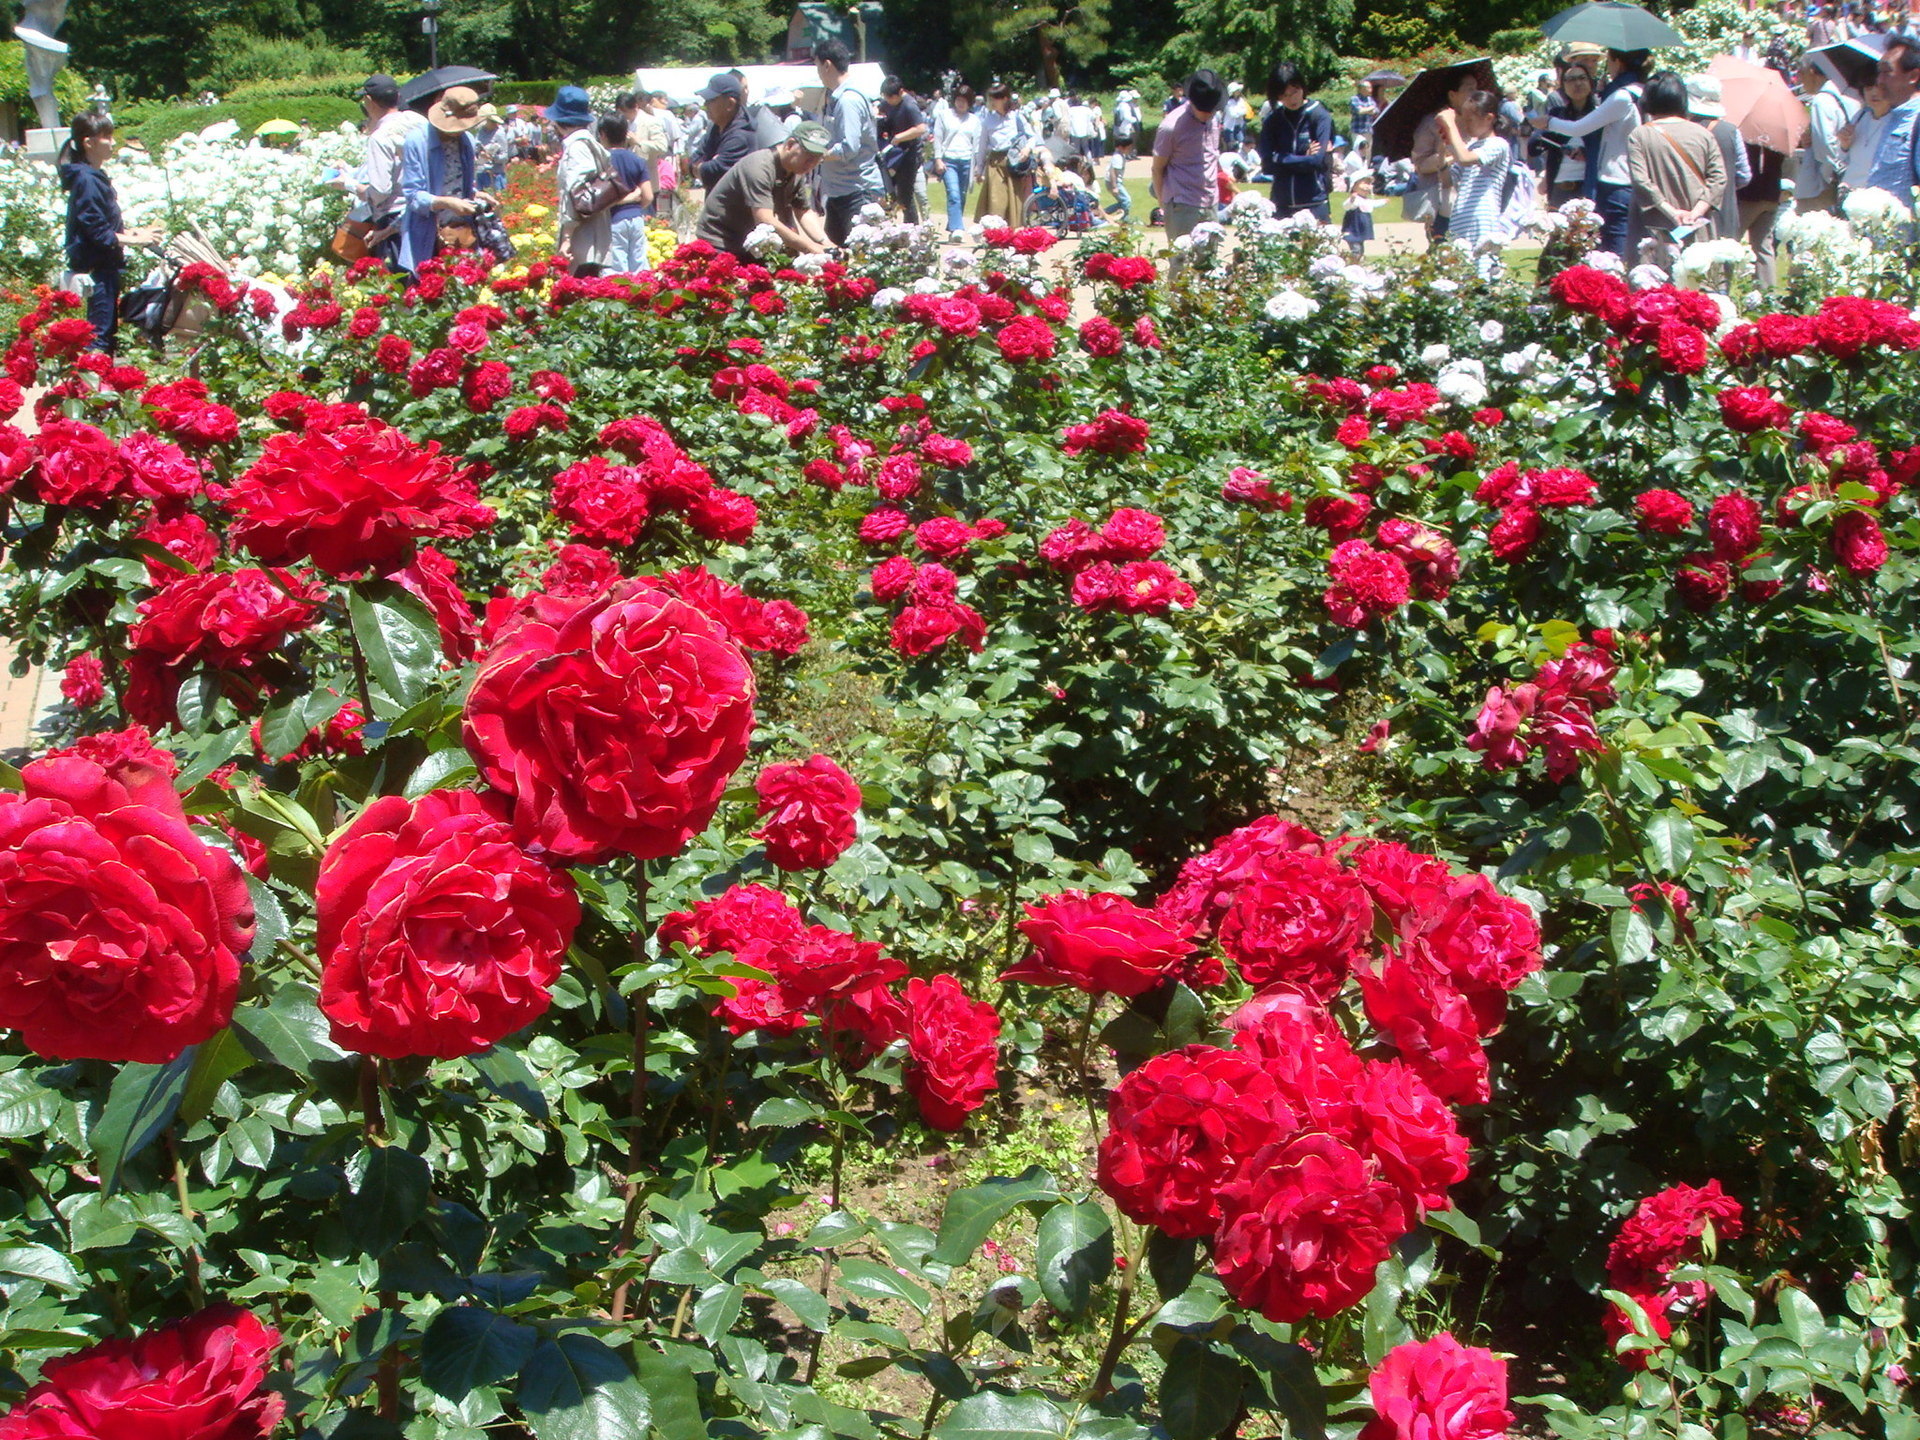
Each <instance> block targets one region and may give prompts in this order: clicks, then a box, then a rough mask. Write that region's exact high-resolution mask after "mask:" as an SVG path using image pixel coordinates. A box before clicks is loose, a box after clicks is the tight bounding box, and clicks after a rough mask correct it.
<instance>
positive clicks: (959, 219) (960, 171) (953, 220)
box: [940, 156, 973, 235]
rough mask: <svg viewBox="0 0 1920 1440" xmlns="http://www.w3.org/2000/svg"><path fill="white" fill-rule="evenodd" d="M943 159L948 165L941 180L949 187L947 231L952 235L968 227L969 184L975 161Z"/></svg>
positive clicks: (971, 180) (943, 157) (971, 181)
mask: <svg viewBox="0 0 1920 1440" xmlns="http://www.w3.org/2000/svg"><path fill="white" fill-rule="evenodd" d="M941 159H942V160H943V161H944V162H945V164H946V167H947V168H946V173H944V174H943V175H941V177H940V181H941V183H942V184H943V185H945V186H946V187H947V233H948V234H949V235H952V234H955V233H956V232H958V231H961V230H964V229H966V228H967V186H969V185H971V184H972V183H973V161H971V160H947V159H946V157H945V156H942V157H941Z"/></svg>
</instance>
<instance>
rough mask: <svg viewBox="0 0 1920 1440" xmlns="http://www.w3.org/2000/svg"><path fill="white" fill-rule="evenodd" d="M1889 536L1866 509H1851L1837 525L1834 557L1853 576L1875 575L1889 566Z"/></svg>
mask: <svg viewBox="0 0 1920 1440" xmlns="http://www.w3.org/2000/svg"><path fill="white" fill-rule="evenodd" d="M1887 553H1888V552H1887V537H1886V535H1885V534H1883V533H1882V532H1881V529H1880V522H1879V521H1878V520H1876V519H1874V518H1873V516H1872V515H1871V514H1870V513H1869V512H1868V511H1865V510H1848V511H1846V512H1845V513H1843V514H1841V515H1839V516H1836V517H1835V519H1834V522H1833V558H1834V559H1836V560H1838V561H1839V562H1840V563H1841V565H1842V566H1844V567H1845V568H1846V571H1847V573H1848V574H1849V575H1871V574H1873V573H1874V571H1876V570H1878V569H1879V568H1880V567H1881V566H1882V565H1884V564H1886V563H1887Z"/></svg>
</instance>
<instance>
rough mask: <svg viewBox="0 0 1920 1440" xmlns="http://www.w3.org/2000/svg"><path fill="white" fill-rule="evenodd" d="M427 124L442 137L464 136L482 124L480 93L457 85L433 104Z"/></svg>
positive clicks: (428, 114) (428, 112)
mask: <svg viewBox="0 0 1920 1440" xmlns="http://www.w3.org/2000/svg"><path fill="white" fill-rule="evenodd" d="M427 123H428V124H429V125H431V126H433V128H434V129H436V130H438V131H439V132H440V133H441V134H442V135H463V134H465V133H466V132H467V131H469V130H471V129H473V127H474V126H476V125H478V124H479V123H480V93H479V92H478V91H477V90H469V89H468V88H467V87H466V86H465V85H455V86H454V87H453V88H452V89H450V90H448V91H446V92H445V93H444V94H442V95H441V97H440V98H439V99H438V100H436V101H434V102H433V107H432V108H431V109H430V110H428V111H427Z"/></svg>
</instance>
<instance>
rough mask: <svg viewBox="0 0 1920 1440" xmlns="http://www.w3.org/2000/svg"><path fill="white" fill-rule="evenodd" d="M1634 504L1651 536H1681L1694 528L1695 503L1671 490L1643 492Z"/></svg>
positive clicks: (1641, 521) (1641, 525)
mask: <svg viewBox="0 0 1920 1440" xmlns="http://www.w3.org/2000/svg"><path fill="white" fill-rule="evenodd" d="M1633 504H1634V508H1635V509H1636V510H1637V511H1638V512H1639V515H1640V528H1641V529H1642V530H1645V531H1646V532H1647V533H1648V534H1650V535H1679V534H1681V533H1683V532H1685V531H1686V530H1689V529H1691V528H1692V526H1693V502H1692V501H1690V500H1688V499H1687V498H1686V497H1685V496H1683V495H1678V494H1675V493H1674V492H1673V491H1671V490H1643V491H1641V492H1640V494H1639V495H1637V496H1635V497H1634V502H1633Z"/></svg>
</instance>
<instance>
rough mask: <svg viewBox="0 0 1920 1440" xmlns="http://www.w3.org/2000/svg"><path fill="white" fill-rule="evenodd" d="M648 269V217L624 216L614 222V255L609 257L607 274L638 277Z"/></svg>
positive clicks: (639, 215)
mask: <svg viewBox="0 0 1920 1440" xmlns="http://www.w3.org/2000/svg"><path fill="white" fill-rule="evenodd" d="M647 268H648V266H647V217H646V216H645V215H642V214H635V215H623V216H621V217H620V218H619V219H618V220H615V221H614V222H613V253H612V254H610V255H608V256H607V273H608V274H609V275H638V274H639V273H640V272H641V271H642V270H645V269H647Z"/></svg>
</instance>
